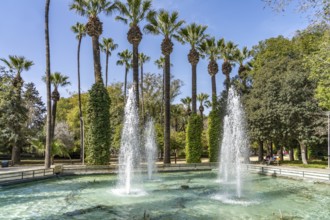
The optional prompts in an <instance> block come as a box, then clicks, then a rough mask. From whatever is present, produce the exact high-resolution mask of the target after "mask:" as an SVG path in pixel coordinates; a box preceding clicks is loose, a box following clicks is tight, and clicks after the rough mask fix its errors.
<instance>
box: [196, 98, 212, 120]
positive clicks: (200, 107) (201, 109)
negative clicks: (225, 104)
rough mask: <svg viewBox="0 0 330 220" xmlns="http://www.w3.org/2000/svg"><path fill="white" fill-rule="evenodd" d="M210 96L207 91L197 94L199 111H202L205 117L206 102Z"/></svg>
mask: <svg viewBox="0 0 330 220" xmlns="http://www.w3.org/2000/svg"><path fill="white" fill-rule="evenodd" d="M208 98H209V95H208V94H206V93H200V94H198V95H197V100H198V101H199V112H200V113H201V116H202V117H203V112H204V102H205V101H207V100H208Z"/></svg>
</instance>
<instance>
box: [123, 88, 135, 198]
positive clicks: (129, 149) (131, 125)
mask: <svg viewBox="0 0 330 220" xmlns="http://www.w3.org/2000/svg"><path fill="white" fill-rule="evenodd" d="M139 165H140V141H139V115H138V109H137V107H136V101H135V96H134V91H133V88H131V89H130V90H129V95H128V99H127V103H126V106H125V117H124V126H123V130H122V136H121V144H120V153H119V180H118V188H120V189H121V190H122V191H123V192H124V193H126V194H130V193H131V192H132V188H133V184H134V183H136V182H137V181H138V180H137V178H138V177H139V175H138V171H139V170H138V169H137V166H139Z"/></svg>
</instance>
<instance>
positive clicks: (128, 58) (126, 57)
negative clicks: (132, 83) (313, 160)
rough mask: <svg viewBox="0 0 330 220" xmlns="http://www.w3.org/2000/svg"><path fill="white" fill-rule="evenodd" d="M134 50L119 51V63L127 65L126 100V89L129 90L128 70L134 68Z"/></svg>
mask: <svg viewBox="0 0 330 220" xmlns="http://www.w3.org/2000/svg"><path fill="white" fill-rule="evenodd" d="M132 56H133V54H132V52H131V51H129V50H124V51H122V52H120V53H118V57H119V60H117V63H116V64H117V65H119V66H125V82H124V96H125V100H126V90H127V74H128V70H129V69H130V68H132Z"/></svg>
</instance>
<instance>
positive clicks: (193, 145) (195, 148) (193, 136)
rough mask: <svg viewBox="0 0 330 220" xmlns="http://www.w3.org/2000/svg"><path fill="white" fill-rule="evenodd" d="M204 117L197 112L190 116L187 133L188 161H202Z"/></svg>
mask: <svg viewBox="0 0 330 220" xmlns="http://www.w3.org/2000/svg"><path fill="white" fill-rule="evenodd" d="M202 132H203V121H202V117H201V116H199V115H196V114H193V115H191V116H190V118H189V121H188V126H187V133H186V161H187V163H200V162H201V154H202Z"/></svg>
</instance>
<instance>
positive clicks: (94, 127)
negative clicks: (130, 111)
mask: <svg viewBox="0 0 330 220" xmlns="http://www.w3.org/2000/svg"><path fill="white" fill-rule="evenodd" d="M109 108H110V97H109V95H108V92H107V90H106V89H105V88H104V85H103V83H102V82H99V83H95V84H94V85H93V87H92V89H91V90H90V91H89V99H88V105H87V126H88V131H87V135H86V142H87V143H86V149H87V150H86V161H87V163H88V164H94V165H106V164H108V162H109V159H110V141H111V136H110V135H111V130H110V111H109Z"/></svg>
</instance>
